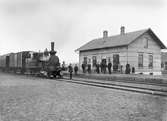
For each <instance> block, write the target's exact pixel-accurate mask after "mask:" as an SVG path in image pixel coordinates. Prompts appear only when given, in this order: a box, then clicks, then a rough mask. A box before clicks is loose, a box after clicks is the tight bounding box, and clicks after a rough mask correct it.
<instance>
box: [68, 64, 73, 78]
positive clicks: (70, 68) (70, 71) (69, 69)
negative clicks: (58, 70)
mask: <svg viewBox="0 0 167 121" xmlns="http://www.w3.org/2000/svg"><path fill="white" fill-rule="evenodd" d="M68 71H69V73H70V79H72V72H73V67H72V65H71V64H70V65H69V66H68Z"/></svg>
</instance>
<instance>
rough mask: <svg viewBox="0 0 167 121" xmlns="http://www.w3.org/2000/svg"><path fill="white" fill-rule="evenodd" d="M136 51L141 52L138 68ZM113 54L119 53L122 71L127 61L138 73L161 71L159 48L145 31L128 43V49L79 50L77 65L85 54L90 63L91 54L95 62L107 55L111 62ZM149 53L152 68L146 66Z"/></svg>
mask: <svg viewBox="0 0 167 121" xmlns="http://www.w3.org/2000/svg"><path fill="white" fill-rule="evenodd" d="M145 37H147V38H148V48H144V42H143V39H144V38H145ZM138 53H143V68H138ZM113 54H119V57H120V58H119V59H120V64H121V65H123V71H125V67H126V64H127V63H129V64H130V65H131V67H135V70H136V72H138V73H140V72H146V73H148V74H149V73H151V72H157V73H159V72H161V48H160V46H158V44H157V43H156V42H155V41H154V40H153V38H151V36H150V35H149V34H147V33H145V34H144V35H143V36H141V37H140V38H138V39H136V40H135V41H133V42H132V43H131V44H129V46H128V49H127V47H117V48H110V49H99V50H92V51H87V52H80V54H79V67H80V69H81V65H82V62H83V57H85V56H86V57H87V58H89V59H91V64H92V56H96V57H97V62H101V59H102V58H106V59H107V61H108V57H110V60H111V62H112V63H113ZM149 54H152V55H153V68H152V69H149V67H148V64H149ZM107 63H108V62H107Z"/></svg>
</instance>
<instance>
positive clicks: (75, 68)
mask: <svg viewBox="0 0 167 121" xmlns="http://www.w3.org/2000/svg"><path fill="white" fill-rule="evenodd" d="M74 72H75V75H77V73H78V66H77V64H75V66H74Z"/></svg>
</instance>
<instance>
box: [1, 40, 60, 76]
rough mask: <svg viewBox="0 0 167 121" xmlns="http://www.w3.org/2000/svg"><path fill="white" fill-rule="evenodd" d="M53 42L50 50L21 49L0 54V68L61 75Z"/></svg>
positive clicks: (8, 70)
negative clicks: (20, 50) (16, 51)
mask: <svg viewBox="0 0 167 121" xmlns="http://www.w3.org/2000/svg"><path fill="white" fill-rule="evenodd" d="M55 54H56V51H55V50H54V42H51V51H47V49H46V50H45V51H44V52H33V51H22V52H18V53H9V54H6V55H2V56H0V69H1V70H2V71H6V72H15V73H22V74H26V73H28V74H38V75H41V76H47V77H49V78H52V77H57V76H58V77H62V76H63V75H62V71H61V70H62V69H61V67H60V62H59V57H58V56H56V55H55Z"/></svg>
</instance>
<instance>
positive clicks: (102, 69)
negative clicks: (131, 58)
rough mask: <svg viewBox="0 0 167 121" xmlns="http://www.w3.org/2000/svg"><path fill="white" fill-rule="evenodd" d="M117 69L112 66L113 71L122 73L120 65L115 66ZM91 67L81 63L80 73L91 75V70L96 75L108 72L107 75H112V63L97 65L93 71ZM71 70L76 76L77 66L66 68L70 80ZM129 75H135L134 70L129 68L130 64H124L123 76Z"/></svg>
mask: <svg viewBox="0 0 167 121" xmlns="http://www.w3.org/2000/svg"><path fill="white" fill-rule="evenodd" d="M116 66H117V67H115V65H113V69H114V68H117V71H119V72H120V73H123V66H122V65H120V64H119V65H116ZM91 68H92V66H91V64H85V63H82V72H83V73H89V74H90V73H91V72H92V70H94V72H96V73H97V74H99V73H103V74H105V73H106V72H107V70H108V73H109V74H111V73H112V63H111V62H109V63H108V64H105V63H101V64H99V63H97V64H95V65H94V66H93V69H91ZM73 70H74V74H75V75H77V74H78V70H79V68H78V66H77V64H75V66H74V68H73V67H72V64H69V66H68V72H69V73H70V79H72V73H73ZM130 73H135V68H134V67H132V69H131V67H130V64H126V68H125V74H130Z"/></svg>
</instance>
